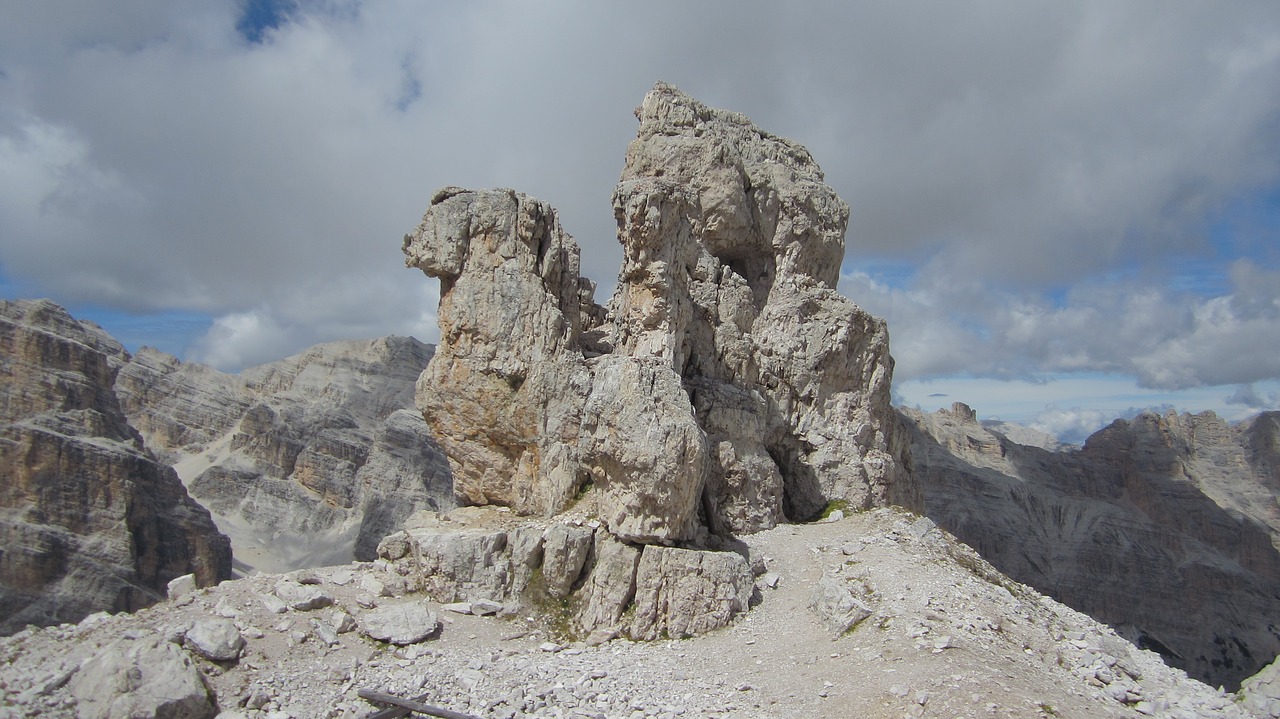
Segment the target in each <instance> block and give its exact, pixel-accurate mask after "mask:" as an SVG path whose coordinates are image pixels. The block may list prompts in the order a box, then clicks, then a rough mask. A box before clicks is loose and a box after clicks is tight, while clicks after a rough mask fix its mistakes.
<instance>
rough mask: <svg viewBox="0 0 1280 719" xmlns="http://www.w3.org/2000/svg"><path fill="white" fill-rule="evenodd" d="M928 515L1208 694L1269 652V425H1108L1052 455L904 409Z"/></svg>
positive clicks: (1277, 517) (1154, 420)
mask: <svg viewBox="0 0 1280 719" xmlns="http://www.w3.org/2000/svg"><path fill="white" fill-rule="evenodd" d="M904 417H905V422H906V424H907V425H908V426H909V427H910V429H911V432H912V461H913V465H914V468H915V471H916V474H917V477H918V480H919V481H920V483H921V485H922V487H923V489H924V493H925V497H926V511H927V514H928V515H929V516H930V517H931V518H933V519H934V520H935V521H937V522H938V524H939V525H941V526H942V527H944V528H946V529H948V530H949V531H951V532H953V533H955V535H956V536H957V537H959V538H960V539H962V540H963V541H965V542H968V543H969V544H970V545H972V546H973V547H974V548H976V549H977V550H978V551H979V552H981V554H982V555H983V556H984V557H986V558H987V559H989V560H990V561H991V562H992V563H993V564H995V565H996V566H997V567H999V568H1000V569H1001V570H1002V571H1004V572H1006V573H1007V574H1009V576H1011V577H1013V578H1014V579H1017V580H1018V581H1021V582H1025V583H1027V584H1030V585H1032V586H1034V587H1036V588H1038V589H1040V590H1041V591H1043V592H1045V593H1046V594H1049V595H1052V596H1053V597H1055V598H1057V599H1058V600H1060V601H1062V602H1064V603H1066V604H1068V605H1070V606H1072V607H1075V608H1077V609H1079V610H1081V611H1084V612H1087V613H1089V614H1091V615H1092V616H1094V617H1096V618H1098V619H1100V620H1102V621H1105V622H1107V623H1109V624H1112V625H1113V626H1115V627H1117V628H1118V629H1119V630H1120V631H1122V632H1123V633H1125V634H1126V635H1127V636H1129V637H1130V638H1131V639H1133V640H1134V641H1135V643H1137V644H1138V645H1139V646H1143V647H1147V648H1152V649H1156V650H1158V651H1160V652H1161V653H1162V654H1164V655H1165V657H1166V658H1167V659H1168V660H1169V661H1170V662H1171V663H1172V664H1174V665H1176V666H1179V667H1182V668H1185V669H1186V670H1187V671H1188V672H1189V673H1190V674H1192V675H1193V676H1196V677H1199V678H1201V679H1203V680H1205V681H1207V682H1209V683H1210V684H1213V685H1217V684H1225V685H1227V686H1232V687H1233V686H1236V685H1238V683H1239V682H1240V680H1241V679H1243V678H1244V677H1246V676H1249V675H1251V674H1253V673H1255V672H1257V671H1258V669H1259V668H1261V667H1262V666H1263V665H1265V664H1267V663H1268V662H1270V661H1271V659H1272V657H1274V656H1275V655H1276V654H1277V653H1278V652H1280V628H1278V626H1277V621H1276V617H1277V613H1276V612H1277V597H1280V552H1277V549H1276V548H1277V546H1280V512H1278V511H1277V508H1276V502H1275V496H1276V491H1277V489H1280V475H1277V473H1276V468H1277V467H1280V464H1278V463H1277V462H1276V456H1277V455H1276V447H1277V446H1280V442H1278V440H1280V432H1278V431H1277V428H1278V427H1280V422H1278V420H1280V414H1277V413H1264V414H1262V415H1259V416H1257V417H1255V418H1254V419H1252V420H1250V421H1248V422H1245V423H1243V424H1241V425H1238V426H1236V427H1231V426H1228V425H1227V423H1226V422H1224V421H1223V420H1222V419H1221V418H1219V417H1217V416H1215V415H1214V414H1213V413H1204V414H1199V415H1189V414H1184V415H1177V414H1174V413H1167V414H1164V415H1157V414H1150V413H1148V414H1143V415H1139V416H1138V417H1136V418H1135V419H1133V420H1131V421H1126V420H1117V421H1116V422H1115V423H1113V424H1112V425H1111V426H1109V427H1107V428H1105V429H1103V430H1101V431H1099V432H1097V433H1096V434H1094V435H1093V436H1092V437H1090V438H1089V440H1088V442H1086V444H1085V445H1084V447H1083V448H1080V449H1076V450H1070V451H1059V452H1051V451H1046V450H1043V449H1040V448H1038V447H1028V446H1024V445H1020V444H1017V443H1016V442H1013V441H1011V440H1009V439H1008V438H1007V437H1006V436H1004V435H1002V434H999V433H997V432H994V431H990V430H988V429H986V428H984V427H983V426H982V425H981V424H979V423H978V422H977V419H976V415H975V413H974V412H973V411H972V410H971V409H969V408H968V407H966V406H964V405H961V404H957V405H955V406H954V407H953V408H952V409H951V410H942V411H939V412H937V413H933V414H923V413H920V412H916V411H912V410H906V411H904Z"/></svg>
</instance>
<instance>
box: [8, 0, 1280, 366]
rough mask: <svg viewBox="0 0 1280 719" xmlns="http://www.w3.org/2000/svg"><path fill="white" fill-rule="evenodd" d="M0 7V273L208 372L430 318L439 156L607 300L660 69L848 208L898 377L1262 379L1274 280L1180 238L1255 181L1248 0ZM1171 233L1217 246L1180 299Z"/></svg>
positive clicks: (55, 0)
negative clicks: (511, 212) (743, 119)
mask: <svg viewBox="0 0 1280 719" xmlns="http://www.w3.org/2000/svg"><path fill="white" fill-rule="evenodd" d="M0 8H2V9H3V16H4V17H5V22H4V23H3V25H2V26H0V271H3V273H4V274H5V275H6V276H7V277H8V278H9V280H10V282H11V284H13V285H15V286H17V287H18V288H19V289H20V290H21V291H23V292H26V293H32V294H47V295H52V296H54V297H55V298H56V299H59V300H61V301H64V302H80V303H94V304H98V305H102V306H109V307H116V308H121V309H128V310H135V311H156V310H163V309H182V310H193V311H199V312H206V313H209V314H210V315H212V316H213V317H215V321H214V326H213V327H212V329H211V330H210V331H209V333H208V334H207V335H206V336H205V337H204V338H202V339H201V340H199V341H198V342H197V343H196V345H195V346H193V347H192V348H191V353H192V356H194V357H197V358H201V359H205V360H208V361H211V362H214V363H216V364H218V365H219V366H223V367H237V366H242V365H244V364H247V363H252V362H255V361H262V360H268V359H273V358H274V357H277V356H280V355H281V354H284V353H287V352H289V351H293V350H296V349H300V348H301V347H303V346H305V345H307V344H310V343H312V342H315V341H319V340H324V339H334V338H337V337H343V336H356V335H364V336H372V335H376V334H385V333H388V332H400V333H414V334H416V335H418V336H420V337H422V338H423V339H427V340H432V339H434V336H432V334H431V333H432V330H431V325H432V324H433V322H434V319H433V314H432V313H433V312H434V310H435V306H434V302H435V300H434V292H435V290H434V285H433V284H431V283H430V282H429V281H428V280H426V278H424V277H422V276H421V275H420V274H418V273H415V272H410V271H408V270H405V269H403V267H402V266H401V258H400V255H399V238H400V236H401V235H402V234H403V233H404V232H407V231H409V230H410V229H412V227H413V225H414V224H416V222H417V221H418V219H419V217H420V216H421V213H422V212H423V210H424V209H425V207H426V204H427V201H428V199H429V198H430V196H431V194H432V192H433V191H434V190H435V189H436V188H438V187H440V186H443V185H448V184H457V185H464V186H483V187H492V186H496V187H513V188H516V189H519V190H521V191H524V192H528V193H529V194H532V195H534V196H536V197H539V198H540V199H543V200H546V201H548V202H550V203H552V204H553V205H555V206H556V207H558V208H559V210H560V212H561V220H562V222H563V223H564V225H565V227H566V229H568V231H569V232H571V233H572V234H573V235H574V236H575V237H576V238H577V240H578V241H579V243H580V244H581V245H582V247H583V267H584V273H585V274H587V275H588V276H590V277H592V278H593V279H595V280H596V281H597V282H599V283H600V285H601V294H604V293H607V292H608V291H610V290H611V287H612V282H613V279H614V278H613V275H614V273H615V272H616V268H617V266H618V262H619V259H620V253H619V251H618V248H617V243H616V240H615V238H614V223H613V218H612V212H611V207H610V203H609V196H610V193H611V191H612V188H613V184H614V183H615V182H616V180H617V177H618V173H619V171H620V169H621V166H622V161H623V153H624V150H625V146H626V143H627V142H628V141H629V139H630V138H631V137H632V135H633V133H634V127H635V121H634V118H633V117H632V116H631V108H632V107H634V106H635V105H636V104H638V103H639V101H640V99H641V97H642V96H643V94H644V92H645V91H646V90H647V89H648V87H649V86H650V85H651V84H652V83H653V82H654V81H655V80H658V79H662V80H666V81H669V82H672V83H675V84H676V85H678V86H680V87H681V88H682V89H684V90H686V91H687V92H690V93H691V94H693V95H694V96H696V97H698V98H699V99H701V100H702V101H704V102H706V103H707V104H710V105H713V106H718V107H725V108H729V109H733V110H737V111H741V112H743V113H745V114H747V115H748V116H750V117H751V118H752V119H753V120H754V121H755V122H756V123H757V124H759V125H760V126H762V127H765V128H767V129H769V130H770V131H773V132H776V133H778V134H781V135H785V136H788V137H791V138H794V139H796V140H797V141H799V142H801V143H802V144H804V145H806V146H807V147H808V148H809V149H810V150H811V151H812V153H813V155H814V157H815V158H817V160H818V161H819V163H821V164H822V166H823V167H824V169H825V170H826V172H827V179H828V181H829V182H830V183H831V184H832V185H833V186H834V187H835V188H836V190H837V191H838V192H839V193H840V194H841V196H842V197H843V198H844V199H845V200H846V201H847V202H848V203H849V204H850V205H851V207H852V217H851V222H850V228H849V236H848V245H849V251H848V256H847V260H846V272H847V279H846V281H845V282H844V283H843V285H842V288H843V290H844V291H846V292H847V293H849V294H850V296H851V297H852V298H853V299H854V300H855V301H857V302H859V303H860V304H864V305H865V306H867V307H868V308H869V309H872V310H873V311H877V312H880V313H882V314H884V315H885V316H887V317H889V319H890V323H891V324H890V327H891V331H892V332H893V337H894V353H895V356H897V357H898V359H899V368H900V374H902V375H903V376H915V377H924V376H930V375H932V374H937V373H946V372H970V373H976V374H983V373H985V374H989V375H991V376H1005V375H1008V376H1021V375H1028V374H1035V373H1039V372H1053V371H1121V372H1132V373H1134V374H1135V375H1137V376H1138V377H1139V378H1140V379H1141V380H1142V381H1143V382H1147V383H1149V384H1152V385H1160V386H1171V387H1172V386H1188V385H1194V384H1197V383H1222V382H1230V383H1248V382H1251V381H1254V380H1258V379H1262V378H1269V377H1276V376H1280V371H1278V370H1277V368H1276V366H1275V361H1274V360H1273V359H1272V360H1268V359H1266V358H1261V357H1260V354H1261V349H1264V350H1265V351H1267V352H1269V353H1270V357H1272V358H1274V357H1276V356H1280V352H1277V351H1276V349H1278V348H1277V347H1276V345H1277V344H1280V339H1278V338H1280V321H1278V320H1277V307H1278V306H1277V299H1276V296H1275V291H1274V289H1273V288H1274V287H1275V286H1276V283H1274V273H1273V272H1272V271H1271V270H1269V269H1268V267H1269V265H1268V264H1267V262H1266V261H1264V260H1265V258H1258V257H1254V258H1253V259H1252V260H1243V259H1239V258H1235V257H1227V258H1225V259H1224V258H1222V257H1218V256H1217V255H1215V254H1214V253H1219V252H1220V250H1219V249H1217V248H1215V246H1214V245H1213V244H1212V243H1211V242H1210V238H1209V235H1208V231H1207V227H1208V225H1209V224H1210V223H1211V222H1212V220H1213V218H1214V217H1215V213H1219V212H1221V211H1222V210H1223V208H1225V207H1229V206H1230V205H1231V204H1232V203H1234V202H1236V201H1238V199H1239V198H1241V197H1247V196H1250V194H1251V193H1257V192H1265V191H1266V190H1267V189H1268V188H1273V187H1274V186H1275V185H1276V183H1277V182H1280V94H1278V93H1276V92H1275V91H1274V88H1276V87H1280V9H1277V6H1276V5H1275V4H1274V3H1273V2H1239V3H1231V4H1225V5H1224V4H1212V5H1210V4H1194V3H1182V2H1175V3H1167V2H1155V1H1154V0H1152V1H1148V2H1131V3H1111V2H1083V3H1053V4H1050V3H1023V2H976V1H975V2H965V3H929V4H915V3H882V2H854V3H844V2H842V3H836V2H816V3H799V2H726V1H721V2H699V3H685V2H674V1H663V2H652V3H643V4H618V3H598V2H553V3H536V4H535V3H518V2H476V3H420V2H413V1H410V0H386V1H383V2H357V1H355V0H324V1H321V0H315V1H311V0H300V1H299V2H297V3H293V4H292V5H291V7H290V10H289V12H288V13H287V15H286V16H285V17H284V18H283V19H282V21H281V22H280V23H279V26H278V27H276V28H274V29H270V28H268V29H265V30H264V32H263V33H262V35H261V37H259V38H256V39H257V40H258V41H257V42H254V41H252V39H251V38H249V37H246V36H244V35H243V34H241V33H239V32H238V31H237V23H238V22H239V21H240V19H241V17H240V15H241V12H242V10H243V5H242V3H240V2H237V1H236V0H179V1H178V2H172V1H168V0H166V1H165V2H159V1H158V0H127V1H124V2H118V3H97V2H88V1H87V0H47V1H46V2H41V3H29V2H15V1H13V0H2V1H0ZM1268 236H1269V237H1270V236H1273V235H1268ZM1263 244H1265V242H1264V243H1263ZM1168 257H1191V258H1197V257H1210V258H1216V261H1217V262H1218V265H1220V266H1221V267H1224V268H1225V267H1234V268H1235V269H1234V270H1232V271H1231V273H1226V271H1225V270H1224V272H1223V275H1224V276H1223V278H1222V280H1221V282H1220V283H1219V284H1221V285H1222V287H1223V288H1224V289H1223V291H1222V292H1219V293H1216V294H1211V295H1204V294H1203V293H1201V294H1193V293H1188V292H1187V291H1185V290H1180V289H1178V288H1176V287H1173V286H1171V285H1170V284H1169V277H1168V276H1167V273H1165V272H1164V271H1163V270H1161V269H1160V267H1159V262H1158V260H1159V259H1160V258H1168ZM1271 259H1272V260H1274V259H1275V258H1274V257H1273V258H1271ZM872 261H876V262H896V263H903V264H906V265H910V266H911V267H912V271H911V272H910V273H909V274H910V279H909V280H907V281H906V282H904V283H902V284H901V285H886V284H885V283H884V282H881V281H880V280H879V279H877V278H876V277H875V276H874V274H873V273H872V274H869V273H867V272H863V271H862V269H861V267H862V263H864V262H872ZM1233 261H1234V262H1233ZM1135 265H1137V266H1153V267H1155V269H1153V270H1151V271H1150V272H1147V273H1145V274H1143V273H1139V274H1138V275H1133V274H1132V273H1131V272H1129V269H1130V268H1132V267H1133V266H1135ZM1118 272H1120V273H1121V274H1124V273H1126V272H1128V273H1129V274H1124V276H1123V277H1122V278H1121V279H1114V277H1115V276H1116V273H1118ZM1063 288H1066V289H1065V290H1064V289H1063ZM1051 293H1053V296H1052V297H1051V296H1050V294H1051ZM1100 327H1101V328H1104V329H1102V330H1100V329H1099V328H1100ZM1141 333H1145V334H1141ZM1250 342H1252V344H1249V343H1250ZM1206 343H1209V344H1211V345H1212V346H1213V349H1212V351H1210V350H1209V349H1206V347H1205V344H1206ZM1233 343H1243V344H1233ZM1126 345H1128V346H1126ZM1254 348H1261V349H1260V350H1255V349H1254Z"/></svg>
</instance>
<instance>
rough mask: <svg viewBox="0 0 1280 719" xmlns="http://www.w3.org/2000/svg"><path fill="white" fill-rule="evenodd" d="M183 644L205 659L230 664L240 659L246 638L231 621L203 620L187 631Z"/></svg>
mask: <svg viewBox="0 0 1280 719" xmlns="http://www.w3.org/2000/svg"><path fill="white" fill-rule="evenodd" d="M183 644H184V645H185V646H186V647H187V649H190V650H192V651H193V652H195V653H196V654H199V655H200V656H202V657H204V658H205V659H209V660H211V661H215V662H228V661H231V660H232V659H238V658H239V657H240V650H241V649H243V648H244V637H242V636H240V630H239V629H237V628H236V625H235V623H234V622H232V621H231V620H229V619H202V620H200V621H198V622H196V623H195V624H193V625H192V626H191V628H190V629H188V630H187V634H186V637H185V638H184V639H183Z"/></svg>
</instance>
